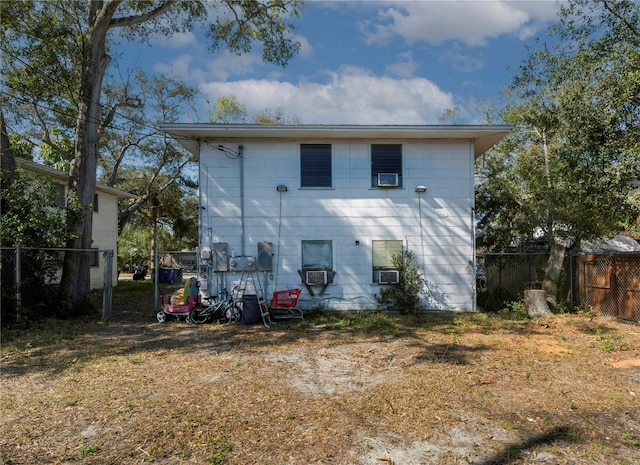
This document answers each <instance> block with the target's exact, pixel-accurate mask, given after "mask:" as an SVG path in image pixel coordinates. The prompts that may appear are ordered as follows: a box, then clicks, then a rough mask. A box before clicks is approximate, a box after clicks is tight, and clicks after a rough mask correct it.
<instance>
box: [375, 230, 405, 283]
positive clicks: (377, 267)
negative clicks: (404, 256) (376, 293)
mask: <svg viewBox="0 0 640 465" xmlns="http://www.w3.org/2000/svg"><path fill="white" fill-rule="evenodd" d="M376 243H384V246H385V251H384V252H385V257H384V258H385V264H381V265H376V260H375V258H376V246H375V244H376ZM398 243H399V244H398ZM398 245H399V246H400V250H399V251H394V250H387V249H389V248H392V249H397V248H398ZM389 246H393V247H389ZM403 250H404V241H403V240H402V239H373V240H372V241H371V277H372V282H373V283H374V284H379V279H378V278H379V276H378V272H379V271H387V270H388V271H392V270H396V268H394V267H393V264H392V263H391V257H392V256H393V255H394V253H397V252H402V251H403ZM389 252H391V253H390V254H389Z"/></svg>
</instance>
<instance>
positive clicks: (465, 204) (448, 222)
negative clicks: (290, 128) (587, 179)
mask: <svg viewBox="0 0 640 465" xmlns="http://www.w3.org/2000/svg"><path fill="white" fill-rule="evenodd" d="M301 143H330V144H332V170H333V187H332V188H331V189H317V188H316V189H309V188H300V144H301ZM375 143H401V144H402V145H403V167H402V168H403V181H402V184H403V187H401V188H394V189H379V188H372V187H371V174H370V173H371V161H370V159H371V156H370V153H371V144H370V141H358V140H350V141H344V140H304V141H299V140H292V141H237V140H236V141H223V140H216V141H210V143H208V144H203V148H202V151H201V155H200V160H201V163H200V181H201V182H200V187H201V207H202V208H201V209H200V241H201V247H204V246H211V244H213V243H217V242H223V243H227V244H228V250H229V254H231V252H232V249H233V252H234V253H235V255H249V256H257V254H258V252H257V244H258V243H259V242H271V243H272V244H273V264H272V266H273V270H272V271H271V272H267V273H264V274H262V273H259V276H260V279H261V284H262V286H263V288H264V290H265V295H266V296H269V295H270V293H271V292H273V290H276V289H277V290H280V289H287V288H299V287H302V288H303V293H302V296H301V301H300V306H302V307H306V308H309V307H313V306H316V305H318V304H320V305H323V306H324V307H328V308H335V309H345V310H360V309H374V308H376V307H377V304H376V301H375V298H374V294H377V293H379V292H380V286H379V285H377V284H374V283H373V279H372V248H371V247H372V241H374V240H402V241H404V244H405V246H406V247H408V249H409V250H411V251H412V252H413V253H414V254H415V255H416V257H417V258H418V261H419V264H420V268H421V271H422V273H423V276H424V278H425V280H426V283H427V286H426V289H425V294H424V295H423V303H424V305H425V308H427V309H432V310H436V309H440V310H445V309H446V310H473V309H474V285H475V284H474V283H475V276H474V272H473V261H474V240H473V234H474V231H473V217H472V212H473V199H474V196H473V145H472V143H471V142H470V141H409V142H403V141H399V140H376V141H375ZM218 144H221V145H224V146H226V147H229V148H232V149H234V150H235V149H237V148H238V145H240V144H241V145H243V149H244V154H243V157H242V162H241V160H239V159H232V158H229V157H227V156H226V155H225V154H224V153H223V152H221V151H219V150H216V149H215V147H216V146H217V145H218ZM241 171H242V172H243V178H244V179H243V184H244V188H243V190H244V196H243V197H244V200H242V195H241V194H242V192H241V184H242V183H241V179H240V176H241ZM280 184H284V185H286V186H287V188H288V192H284V193H279V192H277V191H276V186H277V185H280ZM417 185H425V186H427V188H428V190H427V192H425V193H422V194H418V193H416V192H415V187H416V186H417ZM243 202H244V207H242V203H243ZM243 212H244V214H242V213H243ZM243 217H244V218H243ZM243 237H244V250H243V240H242V238H243ZM320 239H322V240H331V241H332V243H333V264H334V270H335V271H336V275H335V279H334V282H333V283H332V284H331V285H329V286H328V287H327V289H326V291H325V293H324V295H323V296H322V297H319V296H318V295H316V296H314V297H312V296H311V295H309V293H308V292H307V291H306V290H305V289H304V287H303V286H302V283H301V279H300V277H299V275H298V270H299V269H300V268H301V241H303V240H320ZM223 275H224V276H223ZM216 278H217V279H218V282H219V284H218V286H226V287H227V289H231V288H232V287H233V285H234V284H235V283H236V282H237V281H238V279H239V278H240V276H239V273H231V272H228V273H217V274H216V276H215V277H212V280H211V284H210V286H212V288H213V289H212V293H213V292H215V288H216V287H217V286H216ZM316 290H318V289H317V288H316ZM316 294H317V292H316Z"/></svg>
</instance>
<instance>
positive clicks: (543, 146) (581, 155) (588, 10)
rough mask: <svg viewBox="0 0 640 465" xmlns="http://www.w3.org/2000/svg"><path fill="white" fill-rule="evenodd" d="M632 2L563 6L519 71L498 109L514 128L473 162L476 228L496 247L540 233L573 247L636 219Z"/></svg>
mask: <svg viewBox="0 0 640 465" xmlns="http://www.w3.org/2000/svg"><path fill="white" fill-rule="evenodd" d="M639 18H640V4H638V3H637V2H630V1H627V0H617V1H611V2H607V3H606V5H602V3H601V2H599V1H596V0H570V1H568V2H566V3H564V4H562V8H561V10H560V22H559V23H558V24H557V25H555V26H554V27H553V28H551V30H550V33H551V34H553V35H555V37H556V38H558V39H560V43H559V45H558V46H556V47H553V48H552V47H548V46H542V47H539V48H538V49H537V50H536V51H534V52H533V53H532V54H531V55H530V56H529V57H528V58H527V60H526V61H525V62H524V63H523V64H522V66H521V67H520V69H519V70H518V71H517V73H516V75H515V79H514V83H513V86H512V88H511V93H510V94H509V97H510V104H509V105H508V107H507V108H506V110H505V111H504V112H503V115H502V116H503V118H504V120H505V121H506V122H508V123H510V124H512V125H514V131H513V132H512V134H511V135H510V136H509V137H508V138H506V139H505V140H504V141H503V142H502V143H501V144H499V145H498V146H497V147H496V148H495V149H494V150H492V151H491V152H490V153H489V154H487V156H486V157H485V158H484V160H481V161H480V162H479V164H478V172H479V176H478V179H479V185H478V190H477V194H476V195H477V197H476V201H477V202H476V206H477V211H478V215H477V218H478V221H479V229H480V230H481V231H482V232H483V233H484V234H483V240H485V241H486V243H485V244H483V245H487V246H492V247H494V248H496V249H501V248H502V249H503V248H505V247H507V246H510V245H512V244H513V243H514V241H516V242H523V241H527V240H530V239H531V238H532V237H533V235H534V232H542V234H543V235H544V238H545V239H546V240H547V242H548V243H549V244H553V243H554V242H555V241H556V240H557V239H561V240H562V239H564V240H567V241H568V242H573V243H575V242H579V241H580V240H583V239H587V240H588V239H593V238H600V237H605V236H607V235H610V234H614V233H617V232H618V231H620V230H621V229H626V228H627V227H628V226H629V225H630V224H633V223H634V222H635V219H636V218H637V217H638V215H639V214H640V209H639V204H638V198H637V192H636V191H635V190H634V188H633V184H632V183H633V181H635V180H637V179H638V178H640V114H638V112H637V108H638V107H639V106H640V92H639V90H640V87H639V86H640V84H638V83H639V82H640V79H639V77H640V75H639V73H638V69H640V68H639V65H640V40H639V39H638V37H640V34H639V32H640V22H639Z"/></svg>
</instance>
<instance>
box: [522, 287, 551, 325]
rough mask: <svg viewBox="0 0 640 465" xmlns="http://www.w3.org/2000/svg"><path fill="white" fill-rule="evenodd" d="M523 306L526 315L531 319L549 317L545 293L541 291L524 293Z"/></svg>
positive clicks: (534, 290)
mask: <svg viewBox="0 0 640 465" xmlns="http://www.w3.org/2000/svg"><path fill="white" fill-rule="evenodd" d="M524 305H525V308H526V309H527V314H528V315H529V316H530V317H532V318H536V317H539V316H549V315H551V311H550V310H549V304H547V293H546V292H545V291H543V290H542V289H529V290H526V291H524Z"/></svg>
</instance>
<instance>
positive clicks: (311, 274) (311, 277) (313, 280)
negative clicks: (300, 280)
mask: <svg viewBox="0 0 640 465" xmlns="http://www.w3.org/2000/svg"><path fill="white" fill-rule="evenodd" d="M305 281H306V284H311V285H313V284H318V285H322V286H324V285H325V284H327V272H326V271H307V276H306V279H305Z"/></svg>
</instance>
